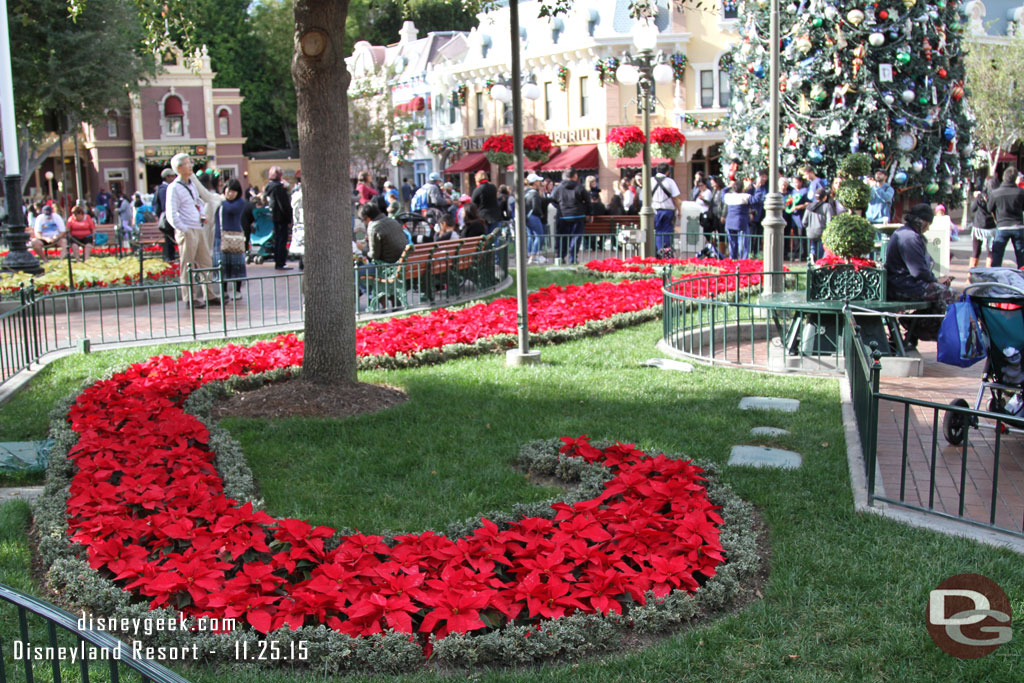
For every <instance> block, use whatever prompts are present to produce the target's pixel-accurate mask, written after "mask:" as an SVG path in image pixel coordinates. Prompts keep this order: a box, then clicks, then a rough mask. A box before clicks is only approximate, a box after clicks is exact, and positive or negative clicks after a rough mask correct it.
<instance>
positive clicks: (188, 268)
mask: <svg viewBox="0 0 1024 683" xmlns="http://www.w3.org/2000/svg"><path fill="white" fill-rule="evenodd" d="M185 282H187V283H188V291H187V292H186V297H187V298H186V299H185V301H186V305H187V306H188V314H189V319H190V320H191V321H192V339H196V307H195V306H193V305H192V303H193V302H194V301H195V299H194V298H193V296H192V294H193V289H194V288H195V286H196V282H195V272H194V271H193V270H192V264H191V263H186V264H185Z"/></svg>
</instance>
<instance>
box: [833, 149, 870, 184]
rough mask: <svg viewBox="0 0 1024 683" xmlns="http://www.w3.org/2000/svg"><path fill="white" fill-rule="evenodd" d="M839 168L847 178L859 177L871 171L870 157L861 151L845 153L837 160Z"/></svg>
mask: <svg viewBox="0 0 1024 683" xmlns="http://www.w3.org/2000/svg"><path fill="white" fill-rule="evenodd" d="M839 170H840V171H841V172H842V174H843V175H844V176H846V177H847V178H861V177H863V176H866V175H867V174H869V173H871V157H870V156H868V155H867V154H864V153H863V152H859V153H857V154H847V155H846V156H845V157H843V160H842V161H841V162H839Z"/></svg>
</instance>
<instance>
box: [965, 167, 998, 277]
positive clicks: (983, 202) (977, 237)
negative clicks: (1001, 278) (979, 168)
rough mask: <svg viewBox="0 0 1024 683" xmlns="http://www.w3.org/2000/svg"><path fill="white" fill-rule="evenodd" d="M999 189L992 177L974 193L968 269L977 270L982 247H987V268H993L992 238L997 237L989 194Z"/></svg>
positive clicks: (996, 181)
mask: <svg viewBox="0 0 1024 683" xmlns="http://www.w3.org/2000/svg"><path fill="white" fill-rule="evenodd" d="M997 187H999V181H998V180H997V179H996V177H995V176H992V177H990V178H989V179H988V180H987V181H986V183H985V186H984V187H983V188H982V190H977V191H975V193H974V198H973V199H972V200H971V260H970V261H969V262H968V264H967V269H968V270H970V269H971V268H976V267H977V266H978V261H979V260H980V259H981V247H982V245H984V246H985V256H986V258H985V267H986V268H991V267H992V238H994V237H995V236H996V219H995V216H993V215H992V211H990V210H989V208H988V193H989V192H991V191H992V190H994V189H995V188H997Z"/></svg>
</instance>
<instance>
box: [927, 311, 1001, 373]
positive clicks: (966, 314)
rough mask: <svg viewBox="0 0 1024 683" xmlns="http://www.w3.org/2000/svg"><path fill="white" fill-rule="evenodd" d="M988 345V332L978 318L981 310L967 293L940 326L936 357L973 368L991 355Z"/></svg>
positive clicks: (939, 359) (948, 312) (940, 360)
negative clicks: (976, 307) (975, 306)
mask: <svg viewBox="0 0 1024 683" xmlns="http://www.w3.org/2000/svg"><path fill="white" fill-rule="evenodd" d="M988 346H989V340H988V334H987V333H986V332H985V329H984V328H983V327H982V325H981V321H980V320H979V319H978V311H977V310H976V309H975V308H974V304H973V303H972V302H971V297H970V296H969V295H967V294H964V295H963V296H962V297H960V301H958V302H956V303H955V304H953V305H951V306H950V307H949V308H948V309H946V317H945V318H943V320H942V326H941V327H939V341H938V345H937V347H936V360H938V361H939V362H940V363H945V364H947V365H956V366H957V367H961V368H969V367H970V366H972V365H974V364H975V363H977V362H978V361H980V360H983V359H984V358H985V357H986V356H988Z"/></svg>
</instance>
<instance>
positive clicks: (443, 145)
mask: <svg viewBox="0 0 1024 683" xmlns="http://www.w3.org/2000/svg"><path fill="white" fill-rule="evenodd" d="M427 149H429V150H430V153H431V154H433V155H435V156H439V155H441V154H444V153H446V152H447V153H448V154H454V153H455V152H458V151H460V150H461V149H462V145H461V144H460V143H459V141H458V140H431V141H430V142H428V143H427Z"/></svg>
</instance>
